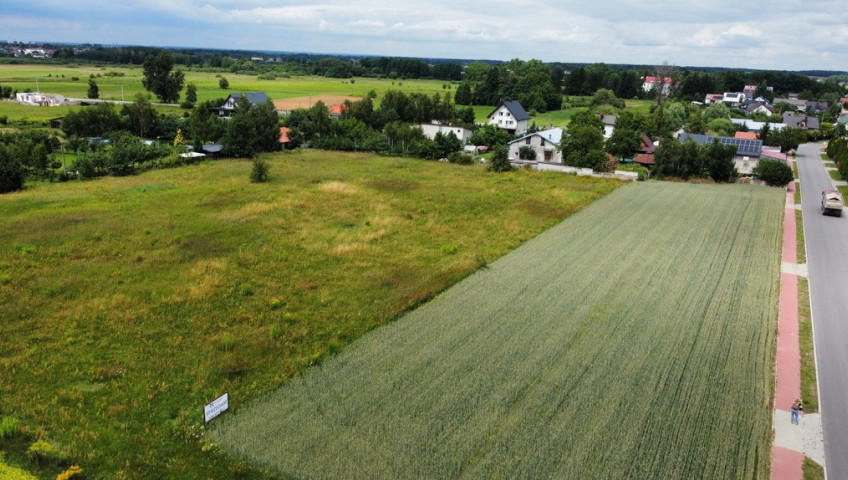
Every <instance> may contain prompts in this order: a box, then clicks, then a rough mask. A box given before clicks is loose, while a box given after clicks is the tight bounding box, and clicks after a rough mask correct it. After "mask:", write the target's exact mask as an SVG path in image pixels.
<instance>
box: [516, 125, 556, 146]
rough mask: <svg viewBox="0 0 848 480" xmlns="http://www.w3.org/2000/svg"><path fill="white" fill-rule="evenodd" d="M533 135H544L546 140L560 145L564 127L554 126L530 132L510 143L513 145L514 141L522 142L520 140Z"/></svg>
mask: <svg viewBox="0 0 848 480" xmlns="http://www.w3.org/2000/svg"><path fill="white" fill-rule="evenodd" d="M533 136H538V137H542V138H544V139H545V140H547V141H549V142H551V143H553V144H554V145H559V142H561V141H562V129H561V128H552V129H550V130H542V131H541V132H534V133H528V134H527V135H524V136H523V137H521V138H517V139H515V140H513V141H511V142H509V144H510V145H512V144H513V143H516V142H520V141H522V140H524V139H525V138H528V137H533Z"/></svg>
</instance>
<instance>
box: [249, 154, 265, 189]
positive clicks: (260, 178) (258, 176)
mask: <svg viewBox="0 0 848 480" xmlns="http://www.w3.org/2000/svg"><path fill="white" fill-rule="evenodd" d="M268 171H269V168H268V162H266V161H265V160H262V159H261V158H255V159H253V169H252V170H251V171H250V181H251V182H253V183H264V182H267V181H268V178H269V174H268Z"/></svg>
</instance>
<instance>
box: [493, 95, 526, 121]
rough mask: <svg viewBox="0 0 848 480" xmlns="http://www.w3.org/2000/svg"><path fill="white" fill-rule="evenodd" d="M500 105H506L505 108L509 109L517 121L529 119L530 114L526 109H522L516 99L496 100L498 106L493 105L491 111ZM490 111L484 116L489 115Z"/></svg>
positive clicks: (495, 110)
mask: <svg viewBox="0 0 848 480" xmlns="http://www.w3.org/2000/svg"><path fill="white" fill-rule="evenodd" d="M501 106H504V107H506V109H507V110H509V113H511V114H512V116H513V117H514V118H515V120H516V121H518V122H520V121H522V120H530V114H529V113H527V110H524V107H522V106H521V104H520V103H518V101H517V100H508V101H506V102H504V101H500V102H498V106H497V107H495V109H494V110H492V113H495V112H497V111H498V109H499V108H501ZM492 113H490V114H488V115H486V117H491V116H492Z"/></svg>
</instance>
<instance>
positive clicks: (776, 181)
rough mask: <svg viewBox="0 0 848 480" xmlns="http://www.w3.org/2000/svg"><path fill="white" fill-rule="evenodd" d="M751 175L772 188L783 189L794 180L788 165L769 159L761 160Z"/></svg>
mask: <svg viewBox="0 0 848 480" xmlns="http://www.w3.org/2000/svg"><path fill="white" fill-rule="evenodd" d="M753 174H754V176H755V177H757V178H759V179H760V180H762V181H764V182H766V184H768V185H771V186H773V187H785V186H786V184H787V183H789V182H791V181H792V180H793V179H794V178H795V176H794V175H793V174H792V169H791V168H789V165H787V164H785V163H783V162H781V161H780V160H772V159H770V158H761V159H760V161H759V163H757V166H756V167H754V171H753Z"/></svg>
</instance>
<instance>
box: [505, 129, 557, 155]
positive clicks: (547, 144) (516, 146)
mask: <svg viewBox="0 0 848 480" xmlns="http://www.w3.org/2000/svg"><path fill="white" fill-rule="evenodd" d="M561 141H562V129H561V128H552V129H550V130H542V131H540V132H533V133H529V134H527V135H524V136H523V137H521V138H518V139H515V140H513V141H511V142H509V144H508V146H509V158H510V159H511V160H514V159H518V158H520V151H521V147H530V148H532V149H533V150H535V151H536V161H538V162H547V163H562V152H560V151H559V150H558V149H557V147H558V146H559V144H560V142H561Z"/></svg>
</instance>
